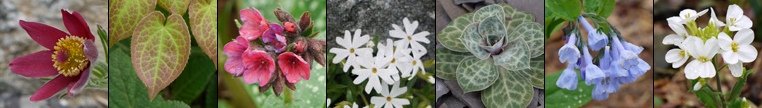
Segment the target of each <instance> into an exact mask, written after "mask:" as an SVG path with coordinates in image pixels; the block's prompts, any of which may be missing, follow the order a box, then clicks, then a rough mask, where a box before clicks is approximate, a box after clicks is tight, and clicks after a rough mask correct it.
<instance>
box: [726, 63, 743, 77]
mask: <svg viewBox="0 0 762 108" xmlns="http://www.w3.org/2000/svg"><path fill="white" fill-rule="evenodd" d="M728 69H730V74H732V75H733V77H741V75H743V63H736V64H728Z"/></svg>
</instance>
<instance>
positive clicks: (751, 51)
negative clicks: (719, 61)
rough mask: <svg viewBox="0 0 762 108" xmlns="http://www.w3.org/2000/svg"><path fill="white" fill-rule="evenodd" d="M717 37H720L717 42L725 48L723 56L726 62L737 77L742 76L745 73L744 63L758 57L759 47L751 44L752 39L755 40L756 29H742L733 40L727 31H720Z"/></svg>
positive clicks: (721, 47)
mask: <svg viewBox="0 0 762 108" xmlns="http://www.w3.org/2000/svg"><path fill="white" fill-rule="evenodd" d="M717 38H718V39H719V40H718V42H717V43H718V45H719V46H720V49H722V50H723V52H722V58H723V60H725V63H728V68H730V72H731V73H732V74H733V76H735V77H741V74H742V73H743V68H742V65H743V64H742V63H748V62H752V61H754V59H757V49H756V48H754V46H751V45H750V44H751V41H752V40H754V31H752V30H751V29H741V30H739V31H738V33H736V34H735V36H733V40H731V39H730V36H728V35H727V34H725V33H720V34H719V36H717Z"/></svg>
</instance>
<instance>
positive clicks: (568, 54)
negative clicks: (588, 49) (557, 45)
mask: <svg viewBox="0 0 762 108" xmlns="http://www.w3.org/2000/svg"><path fill="white" fill-rule="evenodd" d="M576 42H577V36H576V35H575V34H571V35H570V36H569V40H567V42H566V44H564V46H562V47H561V49H559V50H558V56H559V58H558V60H560V61H561V63H564V62H568V63H569V64H572V63H577V59H578V58H579V56H580V54H579V49H577V45H575V43H576Z"/></svg>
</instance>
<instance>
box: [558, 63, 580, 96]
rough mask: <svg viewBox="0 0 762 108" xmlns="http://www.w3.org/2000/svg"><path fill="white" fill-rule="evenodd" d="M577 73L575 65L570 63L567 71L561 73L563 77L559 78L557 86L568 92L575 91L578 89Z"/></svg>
mask: <svg viewBox="0 0 762 108" xmlns="http://www.w3.org/2000/svg"><path fill="white" fill-rule="evenodd" d="M577 82H579V81H578V80H577V72H575V71H574V64H572V63H569V64H568V65H567V66H566V69H565V70H564V72H563V73H561V76H560V77H558V81H556V86H558V87H561V88H564V89H567V90H574V89H577Z"/></svg>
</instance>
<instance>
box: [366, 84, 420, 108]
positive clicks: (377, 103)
mask: <svg viewBox="0 0 762 108" xmlns="http://www.w3.org/2000/svg"><path fill="white" fill-rule="evenodd" d="M382 88H383V89H382V90H381V96H373V97H371V98H370V103H371V104H373V105H374V106H373V107H374V108H381V107H382V106H384V108H402V106H403V105H408V104H410V101H408V100H407V99H405V98H397V96H400V95H402V94H405V92H407V87H402V88H399V82H397V83H395V84H393V86H392V88H391V89H392V90H391V91H389V86H387V85H386V84H384V86H383V87H382ZM392 106H393V107H392Z"/></svg>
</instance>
